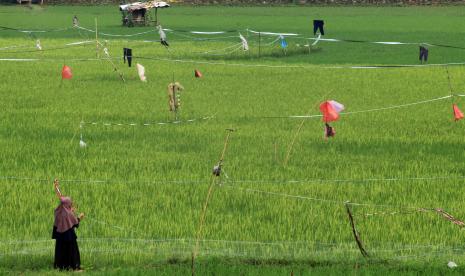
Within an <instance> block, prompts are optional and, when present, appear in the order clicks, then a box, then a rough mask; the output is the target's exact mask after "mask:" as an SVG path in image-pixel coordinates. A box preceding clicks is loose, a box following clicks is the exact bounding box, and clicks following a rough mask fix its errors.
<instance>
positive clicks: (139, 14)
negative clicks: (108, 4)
mask: <svg viewBox="0 0 465 276" xmlns="http://www.w3.org/2000/svg"><path fill="white" fill-rule="evenodd" d="M169 6H170V5H169V4H168V3H166V2H162V1H156V0H154V1H148V2H134V3H130V4H123V5H120V6H119V10H120V11H121V14H122V16H123V26H127V27H134V26H148V25H150V24H151V23H154V24H155V25H157V24H158V18H157V13H158V9H160V8H168V7H169ZM151 10H153V11H154V14H153V17H152V15H151Z"/></svg>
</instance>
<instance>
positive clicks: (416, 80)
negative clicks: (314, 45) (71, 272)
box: [0, 7, 465, 275]
mask: <svg viewBox="0 0 465 276" xmlns="http://www.w3.org/2000/svg"><path fill="white" fill-rule="evenodd" d="M464 12H465V9H464V8H462V7H450V8H439V7H435V8H314V7H312V8H296V7H280V8H277V7H273V8H256V7H255V8H234V7H202V8H188V7H182V8H181V7H174V8H171V9H167V10H162V11H160V13H159V16H160V18H161V20H162V25H163V27H165V28H170V29H177V30H179V29H184V30H202V31H217V30H231V29H240V30H244V29H246V28H250V29H255V30H261V31H277V32H279V31H281V32H296V33H301V34H306V35H307V36H313V35H312V34H310V31H311V30H310V23H311V20H312V19H315V18H323V19H325V20H326V25H325V27H326V31H327V33H328V34H327V37H328V38H329V37H331V38H332V37H334V38H348V39H360V40H370V41H371V40H373V41H405V42H424V41H426V42H430V43H439V44H450V45H457V46H461V44H462V43H463V42H462V37H463V31H462V30H463V29H464V28H463V27H464V25H465V23H464V21H463V18H462V16H463V13H464ZM0 13H2V17H0V25H1V26H9V27H15V28H24V29H31V27H32V26H37V28H38V29H42V28H43V29H54V28H63V27H68V26H70V25H71V19H72V16H73V15H74V14H76V15H77V16H78V17H79V19H80V23H81V25H82V26H84V27H86V28H90V29H92V28H93V24H94V18H95V17H98V24H99V30H100V31H101V32H104V33H117V34H130V33H134V32H139V31H140V32H143V31H147V30H150V29H149V28H134V29H127V28H123V27H121V26H120V21H119V20H120V16H119V11H118V10H117V8H116V7H47V8H46V9H44V10H40V11H30V10H27V9H22V8H18V7H1V8H0ZM18 16H19V17H21V19H22V20H18ZM0 34H1V37H0V48H3V47H10V46H13V45H16V46H18V48H11V49H7V50H5V49H3V50H0V58H38V59H41V60H42V61H40V62H24V63H20V62H5V61H2V62H1V63H0V66H1V70H0V79H1V80H2V81H1V82H0V96H1V98H2V100H1V101H0V109H1V110H2V112H1V113H0V121H1V128H0V148H1V150H0V159H1V160H2V162H1V165H0V174H1V175H0V176H1V177H3V178H2V179H1V180H0V185H1V190H2V192H1V195H0V202H1V204H0V213H1V215H0V237H1V238H0V267H2V269H3V268H5V270H6V271H9V270H11V271H18V270H26V269H27V270H31V271H37V270H38V271H42V270H47V269H48V268H49V267H50V266H51V263H52V258H53V241H52V240H51V239H50V235H51V228H52V223H53V208H54V207H55V206H56V204H57V200H56V198H55V197H54V195H53V189H52V187H53V186H52V180H53V178H55V177H56V178H58V179H61V180H62V189H63V191H64V192H65V193H66V194H67V195H70V196H71V197H72V198H73V199H74V200H75V202H76V204H77V206H78V208H79V210H80V211H82V212H85V213H86V214H87V219H86V220H85V221H83V222H82V225H81V227H80V228H79V230H78V236H79V239H80V240H79V244H80V246H81V251H82V257H83V264H84V266H85V267H87V268H89V269H90V270H94V269H95V270H96V271H97V272H98V271H103V272H102V273H105V269H109V268H110V267H115V266H116V267H120V266H129V267H134V269H135V270H136V271H137V269H138V268H136V267H140V266H145V265H146V266H147V267H149V268H150V267H151V266H155V265H157V264H160V263H161V264H166V263H170V264H172V266H169V267H171V268H172V267H175V266H176V265H174V264H178V263H179V264H180V267H181V268H179V269H180V270H176V269H177V268H173V272H171V270H170V269H171V268H166V269H167V270H168V272H167V273H166V274H168V275H169V274H176V273H178V272H177V271H183V272H180V273H183V274H186V273H189V269H190V266H189V262H190V256H191V252H192V250H193V247H194V245H195V237H196V233H197V229H198V222H199V217H200V212H201V209H202V206H203V204H204V200H205V197H206V193H207V189H208V186H209V184H210V177H211V176H210V174H211V169H212V167H213V165H215V164H216V162H217V161H218V158H219V156H220V153H221V150H222V148H223V142H224V141H223V139H224V136H225V134H226V133H225V128H229V127H233V128H237V129H238V131H237V132H235V133H234V134H232V137H231V142H230V145H229V148H228V151H227V153H226V158H225V162H224V170H225V172H226V173H227V175H228V177H229V178H227V179H226V180H225V181H226V183H224V184H223V185H221V186H220V185H217V186H215V188H214V193H213V197H212V200H211V201H210V203H209V207H208V211H207V218H206V222H205V226H204V233H203V239H204V241H202V242H201V243H200V254H199V262H200V263H202V262H206V263H208V260H216V258H219V259H221V262H226V263H227V260H228V258H235V259H237V260H239V261H237V260H236V261H234V262H233V263H234V264H235V265H238V266H239V268H238V270H240V269H242V268H241V267H243V266H244V265H248V264H258V265H261V264H263V262H265V263H266V262H272V263H274V264H276V263H277V264H282V267H281V268H279V267H277V268H276V267H275V268H276V271H278V272H277V273H278V274H281V273H283V274H287V273H288V270H287V268H289V265H290V266H291V267H292V265H293V264H292V263H294V262H296V263H297V264H298V265H297V266H299V267H300V266H303V267H308V266H316V267H317V270H318V269H321V273H328V270H325V269H326V267H325V266H324V265H323V264H325V263H330V264H334V266H335V267H336V268H335V270H333V271H339V270H340V271H341V272H340V273H343V272H345V269H346V268H345V266H346V265H347V264H352V263H356V262H364V261H362V260H361V257H360V255H359V253H358V251H357V250H358V249H357V248H356V245H355V242H354V240H353V237H352V233H351V229H350V226H349V222H348V220H347V215H346V213H345V209H344V205H343V202H345V201H351V202H357V203H366V204H376V205H389V206H390V207H376V206H354V207H353V212H354V214H355V218H356V223H357V226H358V230H359V231H360V233H361V236H362V240H363V241H364V243H365V246H366V249H367V251H368V252H369V253H370V254H371V255H372V256H373V257H372V261H369V262H368V265H370V268H369V269H368V270H369V271H368V272H367V273H370V271H371V270H370V269H372V268H371V267H372V266H374V267H375V268H373V271H377V269H381V270H383V269H385V268H383V266H384V262H387V263H386V267H389V266H390V265H392V264H395V265H399V266H400V267H404V266H408V267H410V268H411V269H413V271H416V270H415V269H417V268H418V267H421V266H423V265H425V264H428V265H429V266H431V269H432V271H433V273H439V272H438V270H439V271H440V270H441V269H442V268H447V267H446V263H447V261H449V260H450V259H453V260H455V261H456V262H457V263H459V265H460V261H465V258H464V257H463V250H464V248H463V235H462V232H461V231H460V228H459V227H457V226H456V225H453V224H452V223H451V222H449V221H447V220H444V219H443V218H442V217H441V216H439V215H438V214H436V213H434V212H413V213H412V214H409V215H377V216H366V214H371V213H380V212H388V213H391V212H399V211H404V209H403V208H402V206H414V207H440V208H444V209H445V210H446V211H449V212H450V213H452V214H453V215H454V216H455V217H457V218H463V217H465V211H463V208H461V207H462V205H463V201H462V200H463V197H464V196H465V191H464V189H463V187H462V185H463V182H464V179H463V178H462V176H463V175H465V170H464V166H463V160H464V157H465V154H464V152H463V135H464V128H463V122H462V121H460V122H457V123H455V122H453V118H452V114H451V113H452V110H451V103H450V102H449V101H448V100H446V101H438V102H432V103H428V104H424V105H418V106H415V107H410V108H405V109H397V110H391V111H383V112H376V113H361V114H353V115H347V116H343V117H342V118H341V120H340V121H339V122H337V123H335V124H334V126H335V128H336V130H337V135H336V137H335V138H334V139H331V140H330V141H325V140H324V139H323V126H322V123H321V121H320V120H319V119H311V120H308V121H307V122H306V123H305V125H304V127H303V129H302V131H301V132H300V134H299V136H298V138H297V140H296V143H295V145H294V147H293V151H292V156H291V159H290V161H289V163H288V165H287V166H283V160H284V158H285V156H286V153H287V150H288V147H289V144H290V142H291V140H292V137H293V135H294V134H295V132H296V129H297V127H298V125H299V124H300V121H299V120H294V119H274V118H268V117H276V116H278V117H279V116H287V115H303V114H307V113H308V112H310V114H317V113H318V108H317V104H318V103H319V102H321V101H322V100H324V99H335V100H337V101H339V102H341V103H344V104H345V106H346V107H347V111H357V110H365V109H371V108H378V107H386V106H391V105H399V104H404V103H410V102H416V101H419V100H425V99H432V98H437V97H440V96H446V95H448V94H450V92H449V86H448V82H447V74H446V71H445V69H444V68H443V67H424V68H403V69H379V70H361V69H360V70H353V69H330V68H323V65H329V66H332V65H336V64H415V63H417V62H418V61H417V58H418V57H417V51H418V49H417V46H414V45H412V46H410V45H408V46H385V45H373V44H358V43H354V44H351V43H329V42H326V43H323V42H320V44H319V47H320V50H319V51H313V52H311V53H308V52H307V51H305V50H302V49H300V48H298V47H297V46H296V44H303V43H304V42H305V41H303V39H302V38H299V39H300V40H299V39H292V38H289V41H288V42H289V50H288V52H287V54H286V55H284V54H283V52H282V51H281V49H279V48H278V47H277V46H266V45H262V43H264V44H266V43H269V42H271V41H272V39H274V38H263V41H261V42H260V43H261V44H260V45H261V47H263V48H262V49H261V57H260V58H259V57H258V38H257V37H256V36H252V35H251V34H250V33H249V34H248V36H247V32H243V34H244V35H246V36H247V37H248V39H249V42H250V46H251V50H250V53H249V52H242V51H238V52H234V53H232V54H230V55H225V56H224V55H216V56H213V55H210V54H205V52H208V51H211V50H215V49H216V50H218V49H223V48H225V47H229V46H231V45H233V44H235V43H239V42H240V41H239V39H238V37H237V34H236V33H233V34H231V35H232V36H234V37H231V38H225V39H224V40H220V41H193V40H192V39H190V38H189V37H183V36H179V33H177V34H176V33H170V32H167V35H168V41H169V42H170V45H171V46H170V50H169V51H168V50H166V49H165V48H164V47H162V46H161V45H160V44H159V43H158V42H156V43H150V42H143V40H154V41H158V34H156V33H149V34H146V35H142V36H136V37H131V38H124V39H123V38H113V37H104V36H100V40H101V42H102V43H103V42H104V40H105V39H107V40H108V41H107V42H106V45H107V46H108V49H109V51H110V53H111V54H112V56H114V57H117V58H119V57H120V56H121V54H122V48H123V47H129V48H132V49H133V51H134V52H133V54H134V55H135V56H136V58H135V62H138V63H141V64H143V65H144V66H145V68H146V75H147V78H148V82H147V83H142V82H140V81H139V79H138V76H137V72H136V69H135V66H133V67H132V68H128V67H127V66H126V65H125V64H123V63H122V60H119V59H115V60H114V62H115V63H116V64H117V67H118V68H119V70H120V71H121V72H122V73H123V75H124V76H125V79H126V82H124V83H123V82H122V81H121V80H120V79H119V77H118V75H117V74H116V73H115V72H113V67H112V66H111V64H110V63H109V62H108V61H105V60H102V61H96V60H87V61H86V60H78V59H88V58H94V57H95V55H96V53H95V44H94V43H91V44H85V45H83V46H76V47H66V48H65V49H57V50H49V49H52V48H62V47H63V45H65V44H66V43H70V42H75V41H82V40H93V39H94V34H93V33H90V32H86V31H82V30H81V31H77V30H75V29H70V30H67V31H64V32H49V33H35V35H34V36H33V37H32V38H31V37H29V36H28V35H27V34H24V33H19V32H15V31H8V30H0ZM228 35H230V34H228ZM228 35H225V36H228ZM189 36H191V35H189ZM36 39H40V40H41V44H42V46H43V48H44V50H43V51H41V52H38V51H36V50H34V45H35V40H36ZM30 47H32V48H30ZM219 52H220V53H221V51H219ZM100 55H101V56H103V53H102V52H101V51H100ZM430 55H431V58H430V62H431V63H442V62H459V61H462V60H461V56H463V50H457V49H447V48H439V47H435V48H433V47H431V48H430ZM138 57H139V58H138ZM140 57H145V58H140ZM160 59H165V60H160ZM166 59H183V60H192V61H209V62H215V63H227V64H249V65H253V64H266V65H277V66H283V67H279V68H278V67H274V68H273V67H253V66H251V67H244V66H227V65H221V64H217V65H211V64H205V63H200V64H195V63H191V62H169V61H166ZM135 62H134V63H135ZM63 63H65V64H67V65H69V66H71V68H72V70H73V74H74V77H73V79H72V80H64V81H61V80H60V71H61V67H62V66H63ZM286 66H306V67H305V68H299V67H286ZM194 69H199V70H200V71H201V72H202V73H203V75H204V77H203V78H201V79H195V78H194ZM449 71H450V74H451V79H452V86H453V89H454V91H455V92H461V91H463V90H462V89H463V87H464V84H465V83H464V82H465V81H464V80H463V78H462V76H463V74H464V73H465V69H464V68H463V67H459V66H457V67H450V68H449ZM173 76H174V79H175V80H176V81H179V82H180V83H181V84H183V86H184V87H185V91H183V92H182V107H181V113H180V118H181V120H188V119H193V118H200V117H204V116H208V115H215V118H214V119H211V120H203V121H196V122H192V123H181V124H167V125H152V126H140V125H139V126H127V125H126V126H104V125H102V124H98V125H87V124H86V125H84V127H83V128H82V130H81V129H80V128H79V126H80V122H81V121H85V122H103V123H132V122H134V123H137V124H143V123H146V122H166V121H170V120H172V118H173V115H172V114H170V113H169V112H168V99H167V85H168V84H169V83H170V82H171V81H172V80H173ZM462 94H463V93H462ZM456 101H457V102H458V103H459V105H460V106H461V107H462V110H463V108H464V107H465V106H464V101H463V100H460V99H456ZM81 131H82V134H83V140H84V141H85V142H86V143H87V144H88V146H87V148H85V149H83V148H79V135H80V132H81ZM5 176H15V177H19V178H31V179H30V180H24V179H23V180H21V179H12V178H5ZM423 177H449V178H444V179H440V180H438V179H435V180H432V179H423V180H403V181H360V180H363V179H383V178H401V179H402V178H423ZM38 179H43V180H44V181H38ZM337 179H346V180H349V181H345V182H337V181H325V180H337ZM66 180H108V181H105V182H88V181H82V182H79V181H69V182H67V181H66ZM288 180H308V181H305V182H302V183H301V182H299V183H292V182H288ZM318 180H322V181H318ZM228 181H229V182H228ZM241 181H242V182H241ZM241 189H257V190H262V191H268V192H274V193H282V194H291V195H301V196H304V197H309V198H319V199H328V200H331V201H336V202H337V203H334V202H326V201H314V200H309V199H295V198H289V197H280V196H277V195H271V194H260V193H255V192H251V191H246V190H241ZM397 206H398V207H397ZM234 241H241V242H234ZM225 260H226V261H225ZM312 262H313V263H312ZM371 262H373V263H371ZM289 263H291V264H289ZM199 266H200V269H202V265H199ZM220 266H221V265H219V268H218V269H216V268H212V270H214V271H223V269H230V270H232V271H234V268H231V267H232V266H228V265H227V264H226V265H225V267H227V268H225V267H220ZM321 266H323V267H321ZM348 266H350V265H348ZM131 269H132V268H129V271H128V272H126V271H123V272H122V273H123V274H124V273H131V274H132V272H131ZM253 269H255V268H252V270H253ZM267 269H268V268H265V270H260V271H269V270H267ZM399 269H401V268H399ZM206 271H208V269H207V270H206ZM330 271H331V270H330ZM0 272H1V270H0ZM115 273H117V272H115ZM135 273H136V272H135ZM199 273H200V272H199ZM237 273H240V272H237ZM253 273H255V272H251V274H253ZM270 273H271V272H270ZM315 273H320V272H318V271H317V272H315ZM407 273H411V271H407ZM412 273H414V272H412ZM233 274H234V272H233ZM265 274H268V273H265Z"/></svg>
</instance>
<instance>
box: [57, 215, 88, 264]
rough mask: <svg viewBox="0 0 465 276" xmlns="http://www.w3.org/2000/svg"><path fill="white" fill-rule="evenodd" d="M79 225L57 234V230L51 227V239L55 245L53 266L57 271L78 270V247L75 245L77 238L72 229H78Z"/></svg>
mask: <svg viewBox="0 0 465 276" xmlns="http://www.w3.org/2000/svg"><path fill="white" fill-rule="evenodd" d="M78 227H79V223H78V224H76V225H74V226H73V227H72V228H71V229H69V230H67V231H65V232H63V233H58V232H57V228H56V227H55V226H54V227H53V233H52V239H55V240H56V243H55V262H54V264H53V266H54V267H55V268H58V269H67V270H69V269H74V270H77V269H80V268H81V256H80V255H79V247H78V244H77V236H76V233H75V232H74V228H78Z"/></svg>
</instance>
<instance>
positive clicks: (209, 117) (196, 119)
mask: <svg viewBox="0 0 465 276" xmlns="http://www.w3.org/2000/svg"><path fill="white" fill-rule="evenodd" d="M212 118H215V116H207V117H202V118H195V119H189V120H184V121H182V120H178V121H171V122H152V123H134V122H132V123H113V122H84V121H83V122H81V123H80V124H81V125H103V126H155V125H170V124H172V125H174V124H184V123H192V122H195V121H202V120H204V121H205V120H210V119H212Z"/></svg>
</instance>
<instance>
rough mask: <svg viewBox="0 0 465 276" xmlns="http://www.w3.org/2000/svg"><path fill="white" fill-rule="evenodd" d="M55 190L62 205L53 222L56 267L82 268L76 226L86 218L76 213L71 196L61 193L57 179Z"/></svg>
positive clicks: (67, 268)
mask: <svg viewBox="0 0 465 276" xmlns="http://www.w3.org/2000/svg"><path fill="white" fill-rule="evenodd" d="M54 187H55V192H56V195H57V196H58V198H59V199H60V205H58V207H57V208H56V209H55V222H54V224H53V233H52V239H55V240H56V243H55V261H54V264H53V266H54V268H56V269H60V270H75V271H80V270H81V257H80V254H79V248H78V244H77V236H76V233H75V232H74V228H78V227H79V222H80V221H81V220H82V219H83V218H84V214H83V213H81V214H79V216H76V215H75V214H74V207H73V202H72V200H71V198H69V197H65V196H63V195H62V194H61V191H60V188H59V182H58V180H57V179H55V182H54Z"/></svg>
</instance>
